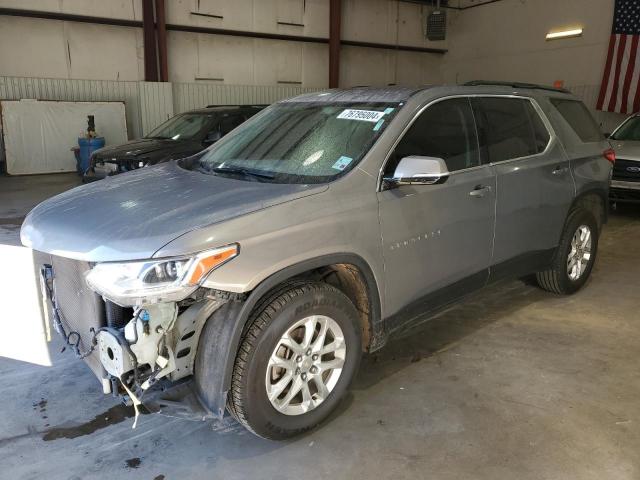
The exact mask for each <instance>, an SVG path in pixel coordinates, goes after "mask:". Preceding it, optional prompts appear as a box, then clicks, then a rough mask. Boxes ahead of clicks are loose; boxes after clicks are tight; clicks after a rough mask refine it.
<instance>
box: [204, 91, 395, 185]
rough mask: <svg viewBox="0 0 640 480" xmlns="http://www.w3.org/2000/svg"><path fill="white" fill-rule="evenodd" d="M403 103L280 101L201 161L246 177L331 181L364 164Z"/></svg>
mask: <svg viewBox="0 0 640 480" xmlns="http://www.w3.org/2000/svg"><path fill="white" fill-rule="evenodd" d="M398 107H399V104H398V103H377V102H376V103H319V102H315V103H302V102H300V103H293V102H292V103H280V104H276V105H273V106H271V107H269V108H267V109H266V110H264V111H262V112H261V113H259V114H258V115H256V116H255V117H253V118H252V119H250V120H249V121H247V122H246V123H244V124H243V125H241V126H240V127H239V128H238V129H237V130H235V132H234V133H233V134H232V135H230V136H228V137H225V138H223V139H222V140H221V141H219V142H218V143H217V144H216V146H215V147H213V148H212V149H211V150H209V151H207V152H206V153H205V154H204V155H203V156H202V158H200V160H199V161H198V164H197V165H196V167H197V168H198V170H200V171H201V172H203V173H211V174H215V175H230V176H234V178H235V177H237V178H240V179H242V180H254V181H270V182H275V183H325V182H329V181H331V180H333V179H334V178H336V177H337V176H338V175H340V174H341V173H344V172H346V171H348V170H350V169H352V168H353V167H354V166H355V165H357V164H358V162H359V161H360V159H361V158H362V157H363V156H364V154H365V153H366V152H367V151H368V150H369V148H370V147H371V145H373V143H374V142H375V140H376V139H377V138H378V136H379V135H380V134H381V133H382V131H383V130H384V128H385V127H386V126H387V125H388V124H389V121H390V120H391V118H393V116H394V115H395V113H396V111H397V109H398Z"/></svg>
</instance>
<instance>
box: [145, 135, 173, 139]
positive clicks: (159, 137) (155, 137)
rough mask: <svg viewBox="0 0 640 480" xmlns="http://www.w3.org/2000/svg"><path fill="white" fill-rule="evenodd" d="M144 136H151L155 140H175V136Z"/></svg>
mask: <svg viewBox="0 0 640 480" xmlns="http://www.w3.org/2000/svg"><path fill="white" fill-rule="evenodd" d="M144 138H151V139H153V140H173V137H163V136H162V135H155V136H153V137H144Z"/></svg>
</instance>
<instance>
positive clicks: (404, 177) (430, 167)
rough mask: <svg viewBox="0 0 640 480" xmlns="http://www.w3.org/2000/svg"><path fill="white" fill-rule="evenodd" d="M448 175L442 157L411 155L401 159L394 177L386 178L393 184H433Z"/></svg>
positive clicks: (386, 180)
mask: <svg viewBox="0 0 640 480" xmlns="http://www.w3.org/2000/svg"><path fill="white" fill-rule="evenodd" d="M447 177H449V170H448V169H447V164H446V163H445V161H444V160H443V159H442V158H437V157H418V156H410V157H404V158H403V159H402V160H400V163H398V166H397V167H396V170H395V172H393V177H391V178H385V179H384V180H385V182H387V183H388V184H389V185H391V186H400V185H433V184H436V183H442V182H444V181H445V180H446V179H447Z"/></svg>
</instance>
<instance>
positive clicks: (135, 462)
mask: <svg viewBox="0 0 640 480" xmlns="http://www.w3.org/2000/svg"><path fill="white" fill-rule="evenodd" d="M125 463H126V464H127V468H138V467H139V466H140V464H141V463H142V460H140V458H139V457H133V458H130V459H129V460H126V461H125Z"/></svg>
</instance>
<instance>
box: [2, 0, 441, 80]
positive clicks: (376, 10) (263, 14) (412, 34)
mask: <svg viewBox="0 0 640 480" xmlns="http://www.w3.org/2000/svg"><path fill="white" fill-rule="evenodd" d="M166 5H167V23H168V24H177V25H189V26H197V27H210V28H221V29H230V30H242V31H251V32H266V33H279V34H287V35H300V36H306V37H315V38H327V37H328V35H329V2H328V0H169V1H167V2H166ZM0 7H8V8H18V9H34V10H42V11H51V12H61V13H69V14H79V15H91V16H101V17H109V18H118V19H126V20H138V21H139V20H141V19H142V7H141V1H140V0H109V1H107V2H105V1H100V0H85V1H83V0H39V1H38V0H24V1H22V0H0ZM425 10H426V9H425V7H423V6H420V5H417V4H411V3H405V2H398V1H394V0H344V1H343V17H342V18H343V20H342V29H343V33H342V38H343V39H345V40H355V41H364V42H377V43H387V44H391V45H396V44H400V45H408V46H418V47H425V46H433V47H437V48H446V47H447V45H446V42H435V43H432V42H429V41H427V40H426V39H425V37H424V32H423V28H424V14H425ZM219 17H221V18H219ZM18 38H19V39H22V40H23V41H20V42H16V39H18ZM168 56H169V80H170V81H172V82H213V83H221V84H241V85H301V86H304V87H311V88H324V87H326V86H327V85H328V75H329V74H328V57H329V53H328V45H327V44H322V43H306V42H295V41H277V40H267V39H256V38H248V37H238V36H227V35H211V34H204V33H188V32H178V31H169V33H168ZM442 58H443V57H442V56H441V55H438V54H432V53H422V52H406V51H395V50H382V49H374V48H360V47H346V46H345V47H343V55H342V58H341V77H340V81H341V84H342V86H352V85H386V84H389V83H404V84H409V83H412V84H415V83H434V82H438V81H441V79H442V77H441V69H440V65H441V62H442ZM0 75H6V76H26V77H53V78H81V79H95V80H130V81H131V80H143V79H144V65H143V43H142V29H140V28H130V27H116V26H105V25H89V24H82V23H75V22H67V21H64V22H63V21H57V20H43V19H30V18H20V17H8V16H0Z"/></svg>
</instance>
